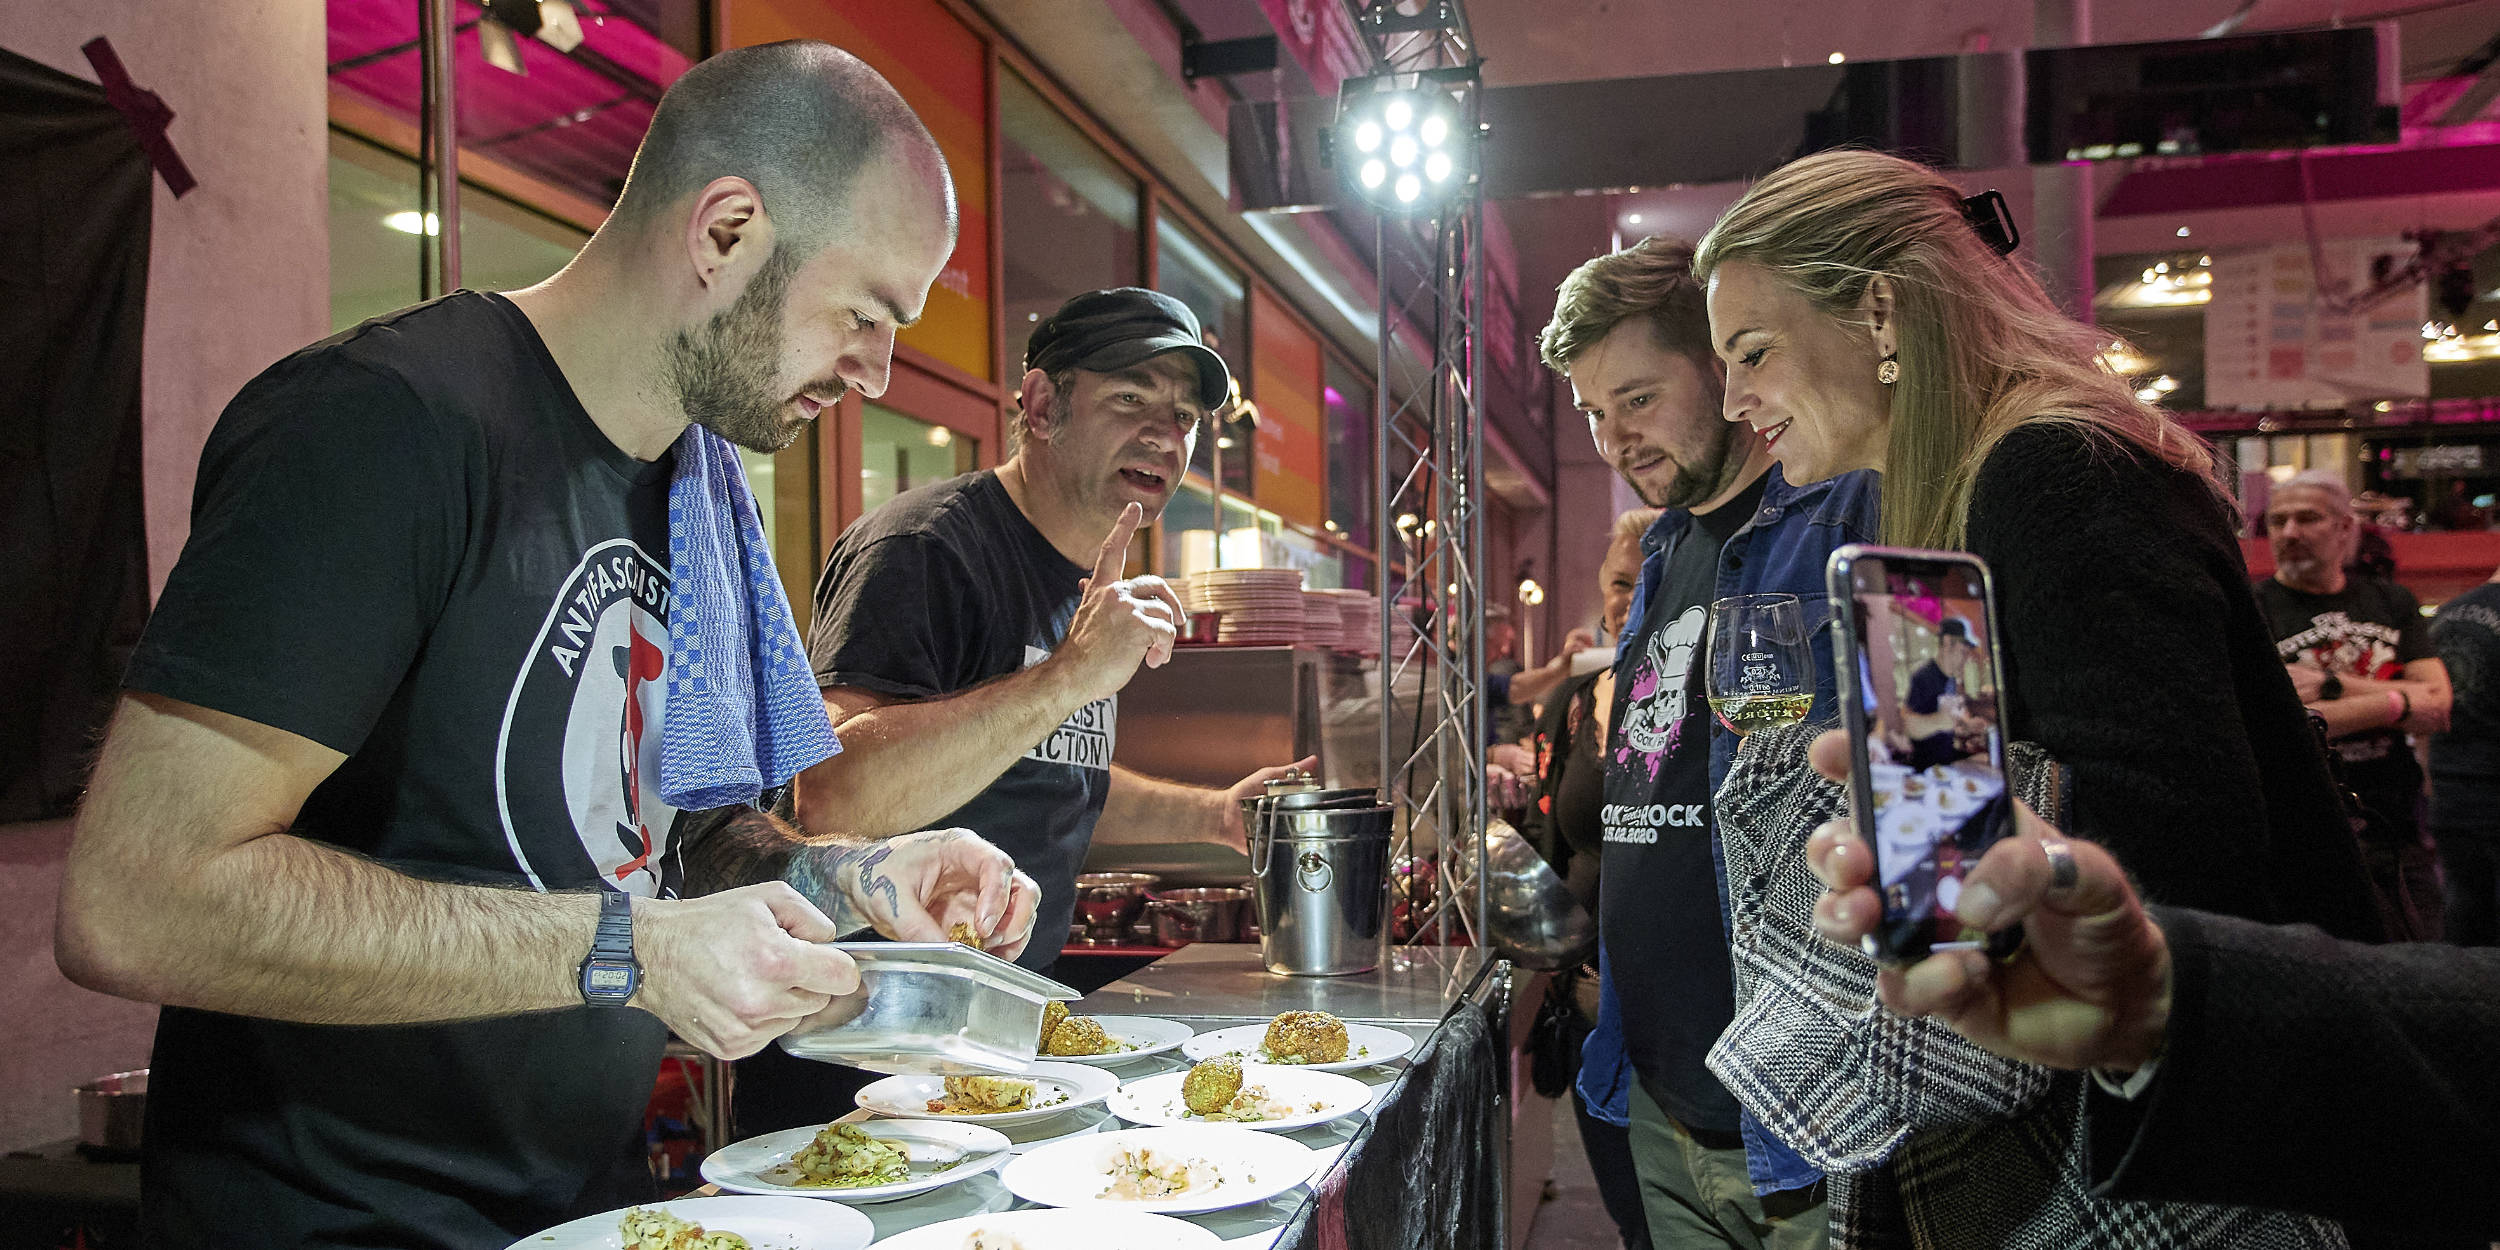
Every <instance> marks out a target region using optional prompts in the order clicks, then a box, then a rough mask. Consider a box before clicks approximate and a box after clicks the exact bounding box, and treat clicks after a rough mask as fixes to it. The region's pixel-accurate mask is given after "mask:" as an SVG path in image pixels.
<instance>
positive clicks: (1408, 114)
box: [1381, 97, 1415, 130]
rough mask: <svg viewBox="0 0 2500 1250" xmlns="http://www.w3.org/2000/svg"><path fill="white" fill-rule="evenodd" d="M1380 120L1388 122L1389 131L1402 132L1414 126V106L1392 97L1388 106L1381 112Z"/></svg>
mask: <svg viewBox="0 0 2500 1250" xmlns="http://www.w3.org/2000/svg"><path fill="white" fill-rule="evenodd" d="M1381 120H1383V121H1386V122H1388V123H1389V129H1391V130H1404V129H1406V128H1407V127H1408V126H1410V125H1412V124H1414V121H1415V106H1414V105H1413V104H1411V103H1409V102H1407V101H1406V100H1404V99H1402V98H1396V97H1392V98H1391V99H1390V101H1389V103H1388V106H1387V107H1385V108H1383V109H1382V110H1381Z"/></svg>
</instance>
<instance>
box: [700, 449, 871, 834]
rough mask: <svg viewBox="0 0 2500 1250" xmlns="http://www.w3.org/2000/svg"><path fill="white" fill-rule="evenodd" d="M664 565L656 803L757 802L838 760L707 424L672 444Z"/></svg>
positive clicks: (741, 486) (768, 555) (747, 501)
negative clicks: (667, 590) (664, 699)
mask: <svg viewBox="0 0 2500 1250" xmlns="http://www.w3.org/2000/svg"><path fill="white" fill-rule="evenodd" d="M668 565H669V577H670V580H671V582H672V583H673V584H674V585H673V589H674V592H675V593H674V596H673V602H672V603H671V604H670V606H669V613H668V706H667V712H666V714H665V715H664V716H663V717H662V720H661V728H660V797H661V798H663V799H665V800H667V801H668V802H669V803H670V804H672V805H673V806H675V807H677V808H679V809H680V810H685V811H699V810H702V809H704V808H712V807H726V806H729V805H730V804H732V803H752V802H754V801H755V796H756V795H757V794H759V793H762V792H763V791H764V790H765V789H766V788H768V787H772V786H777V785H780V784H781V783H783V782H785V781H788V780H789V779H790V778H791V777H793V776H795V775H797V774H798V773H799V772H800V770H802V769H805V768H807V767H808V766H809V765H811V764H814V763H816V762H818V761H819V760H823V759H825V758H827V757H828V756H831V755H833V754H834V753H836V752H838V751H840V750H841V749H842V744H841V743H840V742H838V741H836V740H835V739H834V736H833V722H832V721H831V720H830V719H829V718H827V717H826V715H825V701H824V697H823V696H822V695H820V694H818V693H817V691H816V676H815V673H814V671H813V670H812V669H811V668H810V667H809V666H808V662H807V647H806V646H805V645H804V644H803V643H801V642H800V640H799V630H798V626H797V624H796V623H795V622H794V621H793V620H792V618H791V616H790V600H789V597H788V596H787V595H784V594H783V593H782V592H781V575H780V574H779V573H778V572H777V571H775V570H774V568H773V553H772V549H771V548H770V547H769V546H767V545H766V544H765V542H764V523H763V521H762V520H761V519H760V518H759V517H758V516H757V515H756V512H755V496H754V495H753V494H751V493H749V492H748V490H747V479H746V471H745V470H744V469H743V468H741V467H740V466H739V464H738V453H737V450H736V449H735V448H733V447H731V446H730V445H729V441H728V440H727V439H724V438H722V437H721V436H720V435H718V434H715V433H713V432H711V431H710V430H708V429H705V428H704V427H702V426H700V425H689V426H687V427H686V432H685V434H684V435H682V436H680V437H679V438H678V440H677V474H676V477H675V478H674V479H672V480H671V481H670V483H669V488H668Z"/></svg>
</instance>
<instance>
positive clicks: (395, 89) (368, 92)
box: [324, 0, 702, 280]
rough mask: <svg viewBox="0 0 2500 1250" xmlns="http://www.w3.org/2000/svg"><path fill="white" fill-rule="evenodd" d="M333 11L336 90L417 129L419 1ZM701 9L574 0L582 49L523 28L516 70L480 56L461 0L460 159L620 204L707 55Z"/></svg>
mask: <svg viewBox="0 0 2500 1250" xmlns="http://www.w3.org/2000/svg"><path fill="white" fill-rule="evenodd" d="M324 7H325V10H326V13H327V16H328V23H327V28H328V44H329V48H328V59H329V80H330V86H331V88H332V89H333V90H336V91H342V92H345V93H347V94H348V95H350V96H352V97H355V98H356V99H358V100H361V101H363V102H365V103H367V104H370V105H373V106H375V107H377V108H380V109H381V110H383V111H384V112H385V113H386V114H388V115H390V116H392V117H395V118H397V119H399V120H400V121H402V122H405V123H406V124H408V125H410V126H414V125H416V124H417V104H418V95H419V92H420V91H421V89H422V85H421V84H422V81H423V74H422V68H421V64H422V59H423V58H422V56H421V54H420V51H419V45H418V41H417V7H418V6H416V5H414V4H409V3H407V2H406V0H327V4H326V5H325V6H324ZM701 7H702V6H701V0H617V2H616V3H613V4H611V3H607V2H606V0H574V4H573V8H574V9H575V10H576V12H577V13H578V15H579V17H580V21H581V33H582V41H581V43H580V45H579V46H578V47H577V48H576V49H574V50H573V51H572V52H571V53H565V52H559V51H557V50H556V49H555V48H554V47H553V46H552V45H550V44H548V43H546V42H544V41H542V40H540V39H537V38H535V37H527V36H524V37H522V38H520V39H519V40H517V41H516V46H517V47H518V50H519V54H520V62H521V67H522V69H523V71H524V72H523V73H521V74H514V73H511V72H509V71H507V70H504V69H500V68H497V67H496V66H494V65H492V64H489V63H488V62H487V61H486V59H485V57H484V55H483V54H482V53H481V51H480V47H481V44H480V41H479V34H478V31H477V28H476V25H475V18H476V15H475V12H474V6H471V5H465V4H464V5H458V6H455V8H456V9H457V11H458V20H459V21H460V22H461V23H462V29H461V30H460V31H459V33H458V34H457V35H456V36H455V37H454V38H453V40H452V60H453V73H454V75H455V78H454V82H455V88H456V89H455V93H454V94H455V99H456V100H457V103H458V105H459V109H460V148H461V153H462V155H463V157H464V158H466V157H472V156H474V157H478V158H482V159H485V160H490V161H493V162H495V163H496V164H499V165H502V166H504V167H506V168H508V169H511V170H515V171H518V172H520V173H523V174H527V175H529V176H530V177H533V178H537V179H540V180H542V181H544V182H546V183H548V184H550V185H552V186H554V187H555V188H557V189H559V190H562V191H565V192H569V193H571V194H574V195H578V196H581V197H582V198H584V199H586V200H589V201H591V202H593V203H596V204H599V205H603V206H604V205H609V204H613V203H615V202H616V193H617V192H618V191H619V190H621V189H622V188H623V187H624V185H625V171H626V169H627V167H628V166H630V165H631V164H632V163H633V158H634V148H635V146H636V145H637V144H640V143H641V142H642V134H643V131H644V130H646V129H648V128H649V127H650V125H651V110H652V107H653V106H654V105H655V104H657V103H658V102H659V98H660V93H661V92H662V91H664V90H666V89H667V87H668V85H669V84H670V83H672V82H675V81H677V77H678V76H679V75H680V74H683V73H685V72H686V69H687V67H688V66H690V65H692V64H693V63H694V57H695V56H696V55H698V54H699V53H698V50H697V48H696V46H695V41H696V39H697V38H698V36H699V35H700V32H701V29H702V23H701V20H700V19H701ZM410 263H411V264H413V263H414V260H413V258H412V259H411V262H410ZM463 264H464V267H465V264H466V257H465V256H464V257H463ZM463 278H464V280H465V278H466V274H465V273H464V274H463Z"/></svg>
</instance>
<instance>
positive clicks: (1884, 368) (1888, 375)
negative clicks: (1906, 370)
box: [1875, 356, 1901, 386]
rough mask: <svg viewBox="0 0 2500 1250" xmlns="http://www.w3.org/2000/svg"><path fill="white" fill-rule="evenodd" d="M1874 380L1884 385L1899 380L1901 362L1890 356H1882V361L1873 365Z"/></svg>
mask: <svg viewBox="0 0 2500 1250" xmlns="http://www.w3.org/2000/svg"><path fill="white" fill-rule="evenodd" d="M1875 380H1876V381H1878V382H1881V383H1883V384H1884V385H1886V386H1890V385H1892V384H1893V383H1895V382H1898V381H1900V380H1901V362H1900V361H1898V360H1895V359H1893V358H1892V357H1890V356H1886V357H1884V361H1883V363H1882V364H1879V365H1877V366H1875Z"/></svg>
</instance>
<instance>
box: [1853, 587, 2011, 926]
mask: <svg viewBox="0 0 2500 1250" xmlns="http://www.w3.org/2000/svg"><path fill="white" fill-rule="evenodd" d="M1850 577H1851V580H1852V582H1853V585H1852V587H1851V591H1852V593H1851V596H1850V599H1851V612H1852V618H1853V623H1854V624H1855V626H1856V632H1855V636H1856V639H1857V656H1856V661H1857V679H1858V680H1857V682H1856V685H1857V688H1858V702H1859V707H1858V709H1857V710H1858V711H1859V713H1860V714H1861V715H1862V716H1863V718H1864V725H1865V730H1866V734H1865V739H1864V741H1865V750H1866V755H1865V761H1864V768H1865V770H1866V771H1865V776H1866V782H1867V785H1866V789H1865V790H1864V791H1863V792H1862V793H1863V794H1864V796H1865V801H1866V802H1868V803H1870V804H1871V806H1872V807H1873V809H1874V820H1873V822H1872V824H1873V828H1872V830H1871V831H1870V832H1871V833H1872V838H1873V842H1874V845H1875V869H1876V887H1877V889H1878V890H1879V891H1880V892H1881V894H1882V895H1883V900H1884V924H1883V933H1882V936H1881V938H1880V939H1879V940H1878V941H1877V943H1876V947H1877V951H1876V953H1877V954H1878V955H1881V956H1884V957H1888V958H1903V959H1914V958H1917V957H1918V956H1919V955H1921V954H1923V953H1925V952H1926V951H1927V950H1929V949H1953V948H1958V947H1978V946H1981V945H1983V944H1984V941H1985V935H1983V934H1978V933H1965V932H1964V931H1963V930H1962V928H1961V926H1960V924H1959V923H1958V922H1957V921H1955V919H1954V917H1953V902H1954V899H1955V898H1957V897H1959V896H1960V894H1961V891H1962V878H1963V876H1964V874H1965V873H1967V872H1968V871H1969V870H1970V869H1971V868H1972V867H1974V866H1976V865H1977V864H1978V862H1979V857H1980V855H1982V854H1983V853H1985V852H1986V851H1987V849H1988V847H1989V846H1991V845H1993V844H1994V843H1995V842H1996V840H1997V839H1998V838H2000V837H2003V836H2004V835H2005V833H2006V832H2007V831H2008V829H2009V828H2010V822H2009V821H2008V820H2007V819H2006V814H2007V812H2008V811H2009V805H2008V803H2007V799H2006V788H2005V750H2004V742H2003V735H2002V733H2001V731H2000V729H1999V724H1998V710H1999V699H1998V681H1997V673H1996V664H1995V655H1996V640H1995V639H1994V638H1992V637H1990V636H1989V631H1990V629H1991V628H1992V616H1991V614H1990V612H1989V611H1988V602H1987V597H1986V596H1987V584H1986V581H1985V578H1984V576H1983V574H1982V572H1981V569H1980V566H1978V565H1976V564H1975V563H1962V562H1954V561H1936V562H1921V561H1899V560H1890V559H1880V558H1862V559H1859V560H1856V561H1854V562H1853V563H1852V565H1851V568H1850ZM1866 824H1867V822H1864V821H1861V822H1860V827H1861V828H1862V829H1864V828H1865V827H1866Z"/></svg>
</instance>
